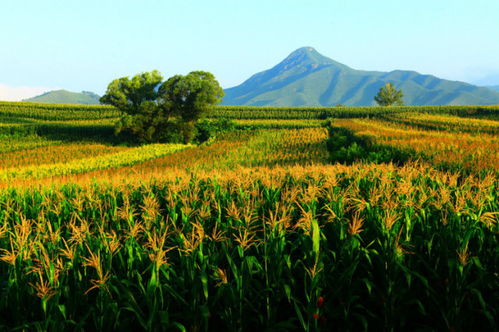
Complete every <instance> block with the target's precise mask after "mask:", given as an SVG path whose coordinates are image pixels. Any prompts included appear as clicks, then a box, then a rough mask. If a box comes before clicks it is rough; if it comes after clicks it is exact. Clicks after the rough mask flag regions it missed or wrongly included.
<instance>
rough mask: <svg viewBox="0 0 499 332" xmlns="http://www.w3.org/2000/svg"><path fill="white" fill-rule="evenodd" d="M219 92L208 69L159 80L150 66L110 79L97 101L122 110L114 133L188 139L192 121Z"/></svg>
mask: <svg viewBox="0 0 499 332" xmlns="http://www.w3.org/2000/svg"><path fill="white" fill-rule="evenodd" d="M223 95H224V92H223V89H222V88H221V87H220V85H219V83H218V81H217V80H216V79H215V76H214V75H213V74H211V73H209V72H204V71H193V72H191V73H189V74H187V75H185V76H183V75H175V76H173V77H170V78H169V79H168V80H166V81H164V82H163V76H162V75H161V73H160V72H159V71H157V70H153V71H151V72H145V73H140V74H137V75H135V76H133V77H132V78H131V79H130V78H128V77H122V78H118V79H115V80H113V81H112V82H111V83H110V84H109V85H108V88H107V91H106V94H105V95H104V96H103V97H102V98H101V99H100V101H101V103H103V104H109V105H113V106H115V107H116V108H118V109H119V110H121V111H122V112H123V113H125V115H124V117H123V118H122V119H121V120H120V121H118V122H117V123H116V126H115V132H116V133H117V134H128V135H129V136H132V137H134V138H136V139H138V140H139V141H142V142H178V141H183V142H188V141H190V140H191V139H192V137H193V135H194V131H195V129H194V124H195V123H196V121H197V120H199V119H200V118H201V117H202V116H203V115H205V114H206V111H207V110H208V109H209V107H210V106H211V105H215V104H217V103H219V102H220V101H221V100H222V97H223Z"/></svg>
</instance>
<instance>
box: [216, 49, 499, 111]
mask: <svg viewBox="0 0 499 332" xmlns="http://www.w3.org/2000/svg"><path fill="white" fill-rule="evenodd" d="M388 82H391V83H394V84H395V86H396V87H397V88H399V89H402V91H403V93H404V102H405V104H406V105H456V104H462V105H472V104H473V105H475V104H476V105H484V104H499V93H497V92H494V91H492V90H490V89H487V88H482V87H477V86H474V85H471V84H469V83H464V82H458V81H449V80H444V79H440V78H438V77H436V76H433V75H423V74H420V73H418V72H416V71H407V70H393V71H390V72H381V71H367V70H356V69H353V68H351V67H349V66H347V65H345V64H342V63H339V62H337V61H335V60H333V59H330V58H328V57H326V56H323V55H322V54H320V53H319V52H317V51H316V50H315V49H314V48H313V47H309V46H307V47H301V48H299V49H297V50H295V51H293V52H292V53H291V54H289V55H288V56H287V57H286V58H285V59H284V60H282V61H281V62H279V63H278V64H277V65H275V66H274V67H272V68H270V69H268V70H265V71H262V72H259V73H256V74H254V75H252V76H251V77H250V78H249V79H247V80H246V81H244V82H243V83H241V84H240V85H238V86H235V87H232V88H228V89H226V90H225V94H226V96H225V98H224V100H223V101H222V104H224V105H248V106H335V105H337V104H342V105H345V106H371V105H375V103H374V96H375V95H376V94H377V92H378V91H379V89H380V87H382V86H383V85H385V84H386V83H388Z"/></svg>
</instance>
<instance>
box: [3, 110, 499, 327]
mask: <svg viewBox="0 0 499 332" xmlns="http://www.w3.org/2000/svg"><path fill="white" fill-rule="evenodd" d="M13 105H14V106H13ZM51 107H52V108H51ZM78 107H79V106H78ZM78 107H76V106H70V105H63V106H55V105H44V104H30V103H18V104H15V103H0V271H1V274H0V294H1V296H0V312H1V313H2V315H1V316H0V329H1V330H19V331H32V330H34V331H87V330H106V329H107V330H124V331H128V330H131V331H135V330H138V331H141V330H147V331H165V330H166V331H226V330H229V331H251V330H269V331H290V330H291V331H357V330H374V331H395V330H402V329H408V330H439V331H440V330H444V331H467V330H475V329H476V328H477V327H478V326H480V327H482V328H483V329H484V330H487V331H494V330H498V329H499V326H498V325H499V320H498V319H497V317H499V223H498V220H499V191H498V186H499V181H498V171H499V169H498V165H499V159H498V158H499V145H498V144H499V143H498V137H497V128H498V127H499V126H498V124H499V122H498V121H497V120H495V118H494V116H495V115H494V114H496V113H494V112H497V109H498V108H497V107H481V106H480V107H476V108H473V107H472V108H470V107H468V108H466V107H464V106H459V107H458V106H456V107H434V108H431V107H428V108H427V109H422V108H420V109H418V108H413V107H409V108H407V107H406V110H403V109H402V108H393V109H392V108H388V109H386V110H378V108H365V110H364V109H363V108H362V109H361V108H351V109H350V111H351V112H352V113H351V114H350V116H347V115H344V116H343V115H340V116H338V117H336V118H333V119H330V118H329V117H330V115H331V114H332V113H331V114H326V116H325V117H324V110H323V109H319V110H318V111H315V110H309V109H305V110H303V112H304V113H303V114H302V115H301V116H302V117H303V118H302V119H299V118H296V117H295V115H294V113H293V112H298V111H299V110H296V109H295V110H291V111H292V112H291V111H290V113H287V112H286V111H285V110H280V109H279V110H276V109H273V108H271V109H265V108H260V109H258V108H238V107H219V110H221V111H223V112H232V113H233V114H232V113H231V114H232V115H231V116H229V117H233V118H236V119H237V120H236V129H235V130H234V131H230V132H226V133H223V134H221V135H220V136H218V137H216V139H215V140H213V141H210V142H208V143H206V144H202V145H199V146H194V145H179V144H152V145H143V146H125V145H120V144H116V142H115V141H114V140H113V139H110V138H108V137H107V136H106V135H107V134H106V133H107V132H108V131H107V130H108V129H109V128H111V129H112V121H113V120H112V119H113V118H115V117H117V116H119V115H117V113H114V112H115V111H114V110H113V109H111V108H108V107H93V108H92V107H87V106H83V107H81V109H79V108H78ZM333 111H334V112H337V110H336V108H331V112H333ZM348 111H349V108H346V107H344V108H341V112H348ZM65 112H66V113H65ZM79 112H81V114H80V113H79ZM92 112H93V113H92ZM237 112H240V113H238V114H236V113H237ZM311 112H322V115H320V116H315V117H314V116H312V115H313V114H312V113H311ZM328 112H329V111H328ZM359 112H364V113H363V115H362V116H361V115H358V114H359ZM62 113H64V114H63V115H61V116H60V117H58V115H57V114H62ZM254 113H257V114H256V115H255V114H254ZM6 114H9V115H6ZM297 114H298V113H297ZM314 114H317V113H314ZM337 114H340V113H337ZM341 114H343V113H341ZM356 114H357V115H356ZM354 115H355V116H354ZM214 117H216V116H214ZM323 117H324V118H328V119H327V121H326V120H324V119H323ZM28 127H30V128H35V129H33V130H31V129H30V130H28V129H19V128H28ZM2 128H4V129H2ZM6 128H8V129H6ZM106 128H108V129H106ZM2 130H3V131H2ZM23 130H25V131H23ZM111 131H112V130H111Z"/></svg>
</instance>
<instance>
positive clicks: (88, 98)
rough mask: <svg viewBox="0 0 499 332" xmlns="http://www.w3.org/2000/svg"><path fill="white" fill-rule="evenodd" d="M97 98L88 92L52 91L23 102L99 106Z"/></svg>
mask: <svg viewBox="0 0 499 332" xmlns="http://www.w3.org/2000/svg"><path fill="white" fill-rule="evenodd" d="M99 98H100V97H99V96H98V95H97V94H95V93H93V92H88V91H82V92H81V93H78V92H70V91H66V90H54V91H49V92H46V93H44V94H41V95H39V96H36V97H33V98H29V99H26V100H24V101H30V102H34V103H53V104H83V105H98V104H100V102H99Z"/></svg>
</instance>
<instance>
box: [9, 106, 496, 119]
mask: <svg viewBox="0 0 499 332" xmlns="http://www.w3.org/2000/svg"><path fill="white" fill-rule="evenodd" d="M405 112H417V113H431V114H450V115H457V116H463V117H485V118H496V119H497V118H498V117H499V106H400V107H344V106H338V107H257V106H216V107H213V108H212V109H211V111H209V113H208V114H207V116H208V117H211V118H220V117H225V118H231V119H326V118H355V117H377V116H382V115H388V114H396V113H405ZM119 116H120V112H119V111H118V110H117V109H115V108H113V107H110V106H103V105H98V106H95V105H59V104H38V103H26V102H21V103H19V102H0V117H2V118H18V119H40V120H84V119H105V118H116V117H119Z"/></svg>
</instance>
